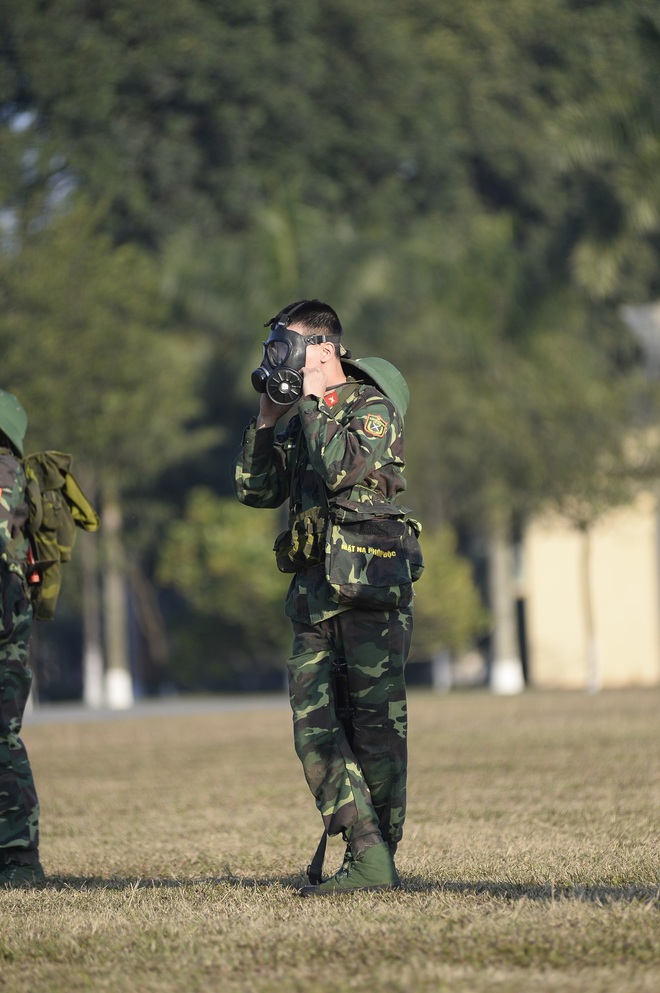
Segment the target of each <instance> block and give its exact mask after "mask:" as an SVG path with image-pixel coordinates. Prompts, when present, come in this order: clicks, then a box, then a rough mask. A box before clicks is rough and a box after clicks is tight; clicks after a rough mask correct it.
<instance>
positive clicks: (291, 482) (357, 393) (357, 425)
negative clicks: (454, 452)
mask: <svg viewBox="0 0 660 993" xmlns="http://www.w3.org/2000/svg"><path fill="white" fill-rule="evenodd" d="M403 469H404V445H403V417H402V415H401V414H400V412H399V411H398V409H397V408H396V407H395V406H394V404H393V403H392V402H391V401H390V400H389V399H388V398H387V397H386V396H385V395H384V394H383V393H382V392H381V391H380V390H378V389H377V388H376V387H375V386H373V385H366V384H361V383H358V382H356V381H355V380H354V379H352V378H350V377H349V379H348V382H347V383H346V385H342V386H340V387H337V388H336V390H335V391H333V392H332V393H330V394H327V395H326V397H325V398H323V399H321V400H319V399H317V398H308V399H305V400H301V401H300V403H299V404H298V411H297V413H296V414H295V416H293V417H292V418H291V420H290V421H289V423H288V425H287V427H286V430H285V431H284V432H283V433H281V434H278V435H276V434H275V429H274V428H270V429H269V428H261V429H260V430H259V431H257V430H256V420H255V419H253V420H252V421H251V422H250V424H249V425H248V426H247V428H246V429H245V433H244V435H243V444H242V447H241V451H240V454H239V457H238V459H237V462H236V465H235V472H234V489H235V492H236V496H237V497H238V499H239V500H240V502H241V503H244V504H246V505H247V506H249V507H279V506H281V505H282V504H283V503H284V502H285V501H286V500H287V499H288V500H289V506H290V516H291V517H296V516H297V515H300V514H303V513H310V512H311V513H312V514H313V515H317V516H318V517H319V518H320V519H321V521H323V518H324V515H325V514H326V513H327V507H328V504H329V505H330V506H331V507H332V506H333V505H334V504H336V503H337V501H341V504H342V506H351V505H353V506H359V507H360V508H361V509H366V507H368V508H369V509H370V510H373V514H374V516H378V515H380V514H382V513H384V512H385V513H387V512H388V510H392V511H394V512H397V508H395V507H394V502H395V500H396V498H397V496H398V494H400V493H402V492H403V490H404V489H405V486H406V482H405V479H404V477H403ZM323 487H325V493H324V492H323V491H322V489H323ZM365 505H366V506H365ZM285 609H286V613H287V615H288V616H289V617H291V618H292V619H294V620H300V621H304V622H306V623H311V624H316V623H318V622H319V621H321V620H324V619H325V618H327V617H331V616H332V615H334V614H338V613H340V612H341V611H342V610H346V609H348V608H346V607H340V606H338V605H337V603H336V602H335V601H334V599H333V596H332V591H331V589H330V587H329V585H328V583H327V582H326V579H325V567H324V564H323V562H322V561H321V562H319V563H318V564H312V565H310V566H309V567H308V568H306V569H304V570H302V571H300V572H297V573H296V574H295V575H294V577H293V579H292V581H291V585H290V587H289V592H288V594H287V599H286V607H285Z"/></svg>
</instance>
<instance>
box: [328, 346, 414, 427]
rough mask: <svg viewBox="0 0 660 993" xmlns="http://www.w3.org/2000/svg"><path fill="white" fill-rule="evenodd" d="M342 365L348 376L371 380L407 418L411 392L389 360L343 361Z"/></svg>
mask: <svg viewBox="0 0 660 993" xmlns="http://www.w3.org/2000/svg"><path fill="white" fill-rule="evenodd" d="M341 364H342V366H343V367H344V372H345V373H346V375H347V376H353V377H354V378H355V379H366V380H367V381H369V380H371V381H372V383H374V385H375V386H377V387H378V389H379V390H380V391H381V392H382V393H384V394H385V396H386V397H388V398H389V399H390V400H391V401H392V403H393V404H394V406H395V407H396V409H397V410H398V411H399V414H400V415H401V420H403V418H404V417H405V413H406V410H407V409H408V401H409V400H410V390H409V389H408V384H407V383H406V381H405V379H404V378H403V376H402V375H401V373H400V372H399V370H398V369H397V368H396V366H393V365H392V363H391V362H388V361H387V359H380V358H376V357H374V358H367V359H342V360H341Z"/></svg>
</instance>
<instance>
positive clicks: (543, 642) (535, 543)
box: [524, 493, 660, 689]
mask: <svg viewBox="0 0 660 993" xmlns="http://www.w3.org/2000/svg"><path fill="white" fill-rule="evenodd" d="M658 529H659V518H658V507H657V501H656V498H655V497H654V496H653V495H651V494H650V493H647V494H642V495H641V496H640V497H639V498H638V500H637V502H636V503H635V504H634V505H633V506H632V507H627V508H624V509H621V510H617V511H612V512H611V513H608V514H607V515H605V516H604V517H603V519H602V520H601V521H600V522H599V523H598V524H597V525H596V526H595V527H594V528H593V529H592V531H591V535H590V539H589V540H590V558H589V575H590V578H591V586H592V606H593V618H594V630H595V635H596V641H595V659H596V661H597V677H598V679H597V681H598V683H599V685H601V686H602V687H604V688H609V687H621V686H655V685H658V684H660V582H659V576H660V570H659V555H658V548H659V531H658ZM584 541H585V538H584V535H583V534H581V533H580V532H578V531H576V530H575V529H573V528H571V527H570V525H568V524H567V523H566V522H565V521H564V520H562V519H560V518H558V517H554V518H545V519H540V520H537V521H535V522H534V524H533V525H532V526H531V527H530V528H529V529H528V531H527V534H526V536H525V544H524V562H525V566H524V568H525V574H524V591H525V601H526V618H527V630H528V651H529V673H530V682H531V684H532V685H533V686H539V687H547V688H549V687H565V688H571V689H585V688H588V687H589V684H590V679H591V678H592V677H593V672H592V671H590V670H591V669H593V664H594V657H593V656H590V654H589V651H590V645H589V643H588V638H587V623H586V616H587V611H586V601H585V597H586V590H585V583H584V581H583V573H584Z"/></svg>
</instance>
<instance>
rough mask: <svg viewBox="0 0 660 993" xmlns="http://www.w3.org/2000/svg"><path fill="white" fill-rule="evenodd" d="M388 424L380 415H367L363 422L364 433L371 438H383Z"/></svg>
mask: <svg viewBox="0 0 660 993" xmlns="http://www.w3.org/2000/svg"><path fill="white" fill-rule="evenodd" d="M387 426H388V422H387V421H386V420H385V418H384V417H381V415H380V414H369V416H368V417H367V419H366V421H365V422H364V433H365V434H368V435H370V436H371V437H372V438H383V437H384V436H385V432H386V431H387Z"/></svg>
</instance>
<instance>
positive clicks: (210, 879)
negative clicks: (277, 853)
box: [39, 875, 305, 892]
mask: <svg viewBox="0 0 660 993" xmlns="http://www.w3.org/2000/svg"><path fill="white" fill-rule="evenodd" d="M304 883H305V879H304V877H303V876H302V875H298V876H281V877H273V876H264V877H261V878H258V877H243V876H234V875H224V876H190V877H184V878H170V877H167V878H159V877H152V876H134V877H126V876H60V875H53V876H48V877H47V878H46V879H45V881H44V882H43V883H40V884H39V886H40V888H41V889H51V890H79V891H80V892H85V891H88V890H159V889H186V888H190V887H194V886H235V887H237V888H243V889H248V890H256V889H263V888H267V887H273V886H278V887H281V888H284V889H289V890H298V889H300V887H301V886H303V885H304Z"/></svg>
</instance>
